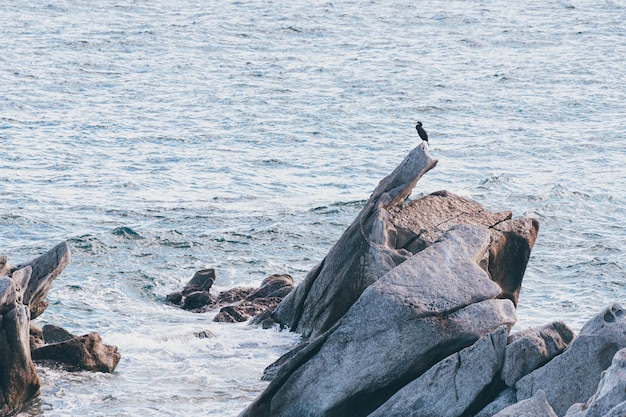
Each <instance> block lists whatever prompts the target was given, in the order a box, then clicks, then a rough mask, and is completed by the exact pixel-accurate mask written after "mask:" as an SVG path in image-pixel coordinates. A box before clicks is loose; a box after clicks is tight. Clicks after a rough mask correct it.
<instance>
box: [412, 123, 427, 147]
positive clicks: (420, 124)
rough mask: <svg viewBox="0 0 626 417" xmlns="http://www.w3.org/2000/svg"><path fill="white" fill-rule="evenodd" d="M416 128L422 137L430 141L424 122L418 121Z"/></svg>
mask: <svg viewBox="0 0 626 417" xmlns="http://www.w3.org/2000/svg"><path fill="white" fill-rule="evenodd" d="M415 129H416V130H417V134H418V135H420V138H422V140H423V141H426V143H428V133H426V131H425V130H424V128H423V127H422V122H417V124H416V125H415Z"/></svg>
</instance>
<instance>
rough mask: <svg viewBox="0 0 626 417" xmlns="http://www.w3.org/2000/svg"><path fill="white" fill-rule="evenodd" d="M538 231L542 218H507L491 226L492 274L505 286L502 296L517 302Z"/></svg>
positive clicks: (490, 258) (490, 265)
mask: <svg viewBox="0 0 626 417" xmlns="http://www.w3.org/2000/svg"><path fill="white" fill-rule="evenodd" d="M538 232H539V222H538V221H537V220H535V219H515V220H507V221H503V222H501V223H498V224H495V225H494V226H493V228H491V245H490V247H489V267H488V270H489V275H491V279H492V280H493V281H494V282H497V283H498V285H499V286H500V288H502V294H501V295H500V297H501V298H508V299H509V300H511V301H513V303H514V304H515V306H517V300H518V298H519V292H520V289H521V288H522V279H523V278H524V272H526V265H527V264H528V259H529V258H530V251H531V249H532V248H533V246H534V244H535V240H537V233H538Z"/></svg>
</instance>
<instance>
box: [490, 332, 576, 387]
mask: <svg viewBox="0 0 626 417" xmlns="http://www.w3.org/2000/svg"><path fill="white" fill-rule="evenodd" d="M572 340H574V332H573V331H572V330H571V329H570V328H569V327H568V326H567V325H566V324H565V323H563V322H561V321H556V322H554V323H551V324H548V325H546V326H543V327H539V328H534V329H528V330H524V331H523V332H520V333H516V334H514V335H511V336H509V341H508V343H509V344H508V346H507V347H506V353H505V356H504V365H503V366H502V372H501V377H502V380H503V381H504V383H505V384H506V385H508V386H509V387H512V386H514V385H515V383H516V382H517V381H518V380H519V379H520V378H522V377H523V376H524V375H527V374H529V373H530V372H532V371H534V370H535V369H537V368H539V367H541V366H543V365H545V364H546V363H548V362H549V361H550V360H551V359H552V358H554V357H555V356H556V355H558V354H560V353H562V352H563V351H564V350H565V349H566V348H567V347H568V346H569V345H570V343H571V342H572Z"/></svg>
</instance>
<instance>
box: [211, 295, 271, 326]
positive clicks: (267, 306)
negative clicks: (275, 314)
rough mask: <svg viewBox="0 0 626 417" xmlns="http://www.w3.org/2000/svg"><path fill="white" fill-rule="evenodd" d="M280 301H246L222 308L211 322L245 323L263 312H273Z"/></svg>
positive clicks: (269, 298) (268, 298) (265, 299)
mask: <svg viewBox="0 0 626 417" xmlns="http://www.w3.org/2000/svg"><path fill="white" fill-rule="evenodd" d="M281 300H282V298H279V297H267V298H255V299H253V300H248V299H246V300H244V301H243V302H241V303H240V304H237V305H229V306H225V307H222V308H221V309H220V311H219V313H218V314H217V315H216V316H215V318H214V319H213V321H217V322H221V323H239V322H242V321H246V320H249V319H250V318H252V317H254V316H256V315H258V314H261V313H263V312H265V311H271V310H273V309H274V308H275V307H276V306H277V305H278V303H280V301H281Z"/></svg>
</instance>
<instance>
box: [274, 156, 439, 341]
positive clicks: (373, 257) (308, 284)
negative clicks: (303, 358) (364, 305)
mask: <svg viewBox="0 0 626 417" xmlns="http://www.w3.org/2000/svg"><path fill="white" fill-rule="evenodd" d="M436 163H437V160H435V159H432V158H431V157H430V155H429V154H428V151H427V148H426V146H425V145H423V144H421V145H419V146H418V147H416V148H415V149H413V151H411V152H410V153H409V155H408V156H407V157H406V158H405V159H404V161H403V162H402V163H401V164H400V165H399V166H398V167H397V168H396V169H395V170H394V171H393V172H392V173H391V174H390V175H388V176H387V177H385V178H384V179H383V180H382V181H381V182H380V183H379V184H378V186H377V187H376V189H375V190H374V192H373V193H372V195H371V196H370V198H369V200H368V201H367V203H366V204H365V207H364V208H363V210H361V212H360V213H359V215H358V216H357V218H356V219H355V220H354V222H353V223H352V224H351V225H350V226H349V227H348V229H347V230H346V231H345V232H344V233H343V235H342V236H341V237H340V238H339V240H338V241H337V242H336V243H335V244H334V245H333V247H332V248H331V249H330V251H329V252H328V254H327V255H326V257H325V258H324V260H323V261H322V262H321V263H320V264H319V265H318V266H317V267H315V268H314V269H313V270H311V272H309V274H308V275H307V276H306V278H305V279H304V281H303V282H302V283H301V284H300V285H298V287H297V288H296V289H295V290H294V291H292V292H290V293H289V295H287V296H286V297H285V298H284V299H283V301H282V302H281V303H280V305H279V306H278V307H277V308H276V310H275V311H274V314H273V317H274V319H275V320H276V321H277V322H278V323H281V324H282V325H285V326H287V327H290V328H291V329H292V330H293V331H297V332H300V333H302V335H303V337H305V338H313V337H316V336H318V335H321V334H322V333H324V332H325V331H326V330H328V329H330V328H331V327H332V326H333V325H334V324H335V323H336V322H337V320H339V319H340V318H341V317H342V316H343V315H344V314H345V313H346V311H348V309H349V308H350V307H351V306H352V304H354V302H355V301H356V300H357V299H358V298H359V296H360V295H361V293H362V292H363V291H364V290H365V289H366V288H367V287H368V286H369V285H371V284H372V283H373V282H375V281H376V280H378V279H379V278H380V277H382V276H383V275H384V274H385V273H387V272H388V271H390V270H391V269H393V268H394V267H395V266H396V265H398V264H400V263H401V262H403V261H404V260H406V259H407V257H408V256H409V255H410V254H409V253H408V252H406V251H404V252H399V251H397V250H396V249H395V248H392V247H391V246H390V245H389V244H388V239H389V236H388V230H387V229H388V228H387V218H388V216H389V213H388V208H390V207H394V206H397V205H399V204H401V203H402V202H404V200H405V199H406V198H407V197H408V196H409V195H410V194H411V191H412V189H413V187H414V186H415V184H416V183H417V181H418V180H419V178H420V177H421V176H422V175H424V174H425V173H426V172H427V171H429V170H430V169H432V168H433V167H434V166H435V165H436Z"/></svg>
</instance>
